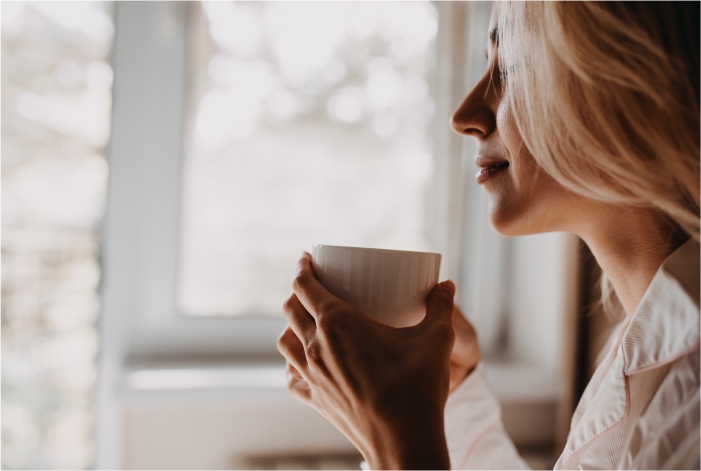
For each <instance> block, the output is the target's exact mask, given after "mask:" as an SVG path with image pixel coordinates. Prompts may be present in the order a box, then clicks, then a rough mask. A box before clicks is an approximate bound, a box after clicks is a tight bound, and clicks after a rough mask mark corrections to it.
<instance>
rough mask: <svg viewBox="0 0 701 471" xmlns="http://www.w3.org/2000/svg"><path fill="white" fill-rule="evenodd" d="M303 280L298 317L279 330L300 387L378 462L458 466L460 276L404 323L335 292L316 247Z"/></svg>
mask: <svg viewBox="0 0 701 471" xmlns="http://www.w3.org/2000/svg"><path fill="white" fill-rule="evenodd" d="M293 289H294V294H293V295H292V296H291V297H290V298H289V299H288V300H287V302H286V303H285V307H284V313H285V317H286V318H287V321H288V324H289V327H287V328H286V329H285V331H284V332H283V333H282V334H281V335H280V338H279V339H278V349H279V350H280V352H281V353H282V354H283V355H284V356H285V358H286V359H287V363H288V365H287V368H288V388H289V390H290V392H291V394H292V395H293V396H295V397H297V398H298V399H300V400H301V401H302V402H304V403H305V404H307V405H309V406H311V407H313V408H314V409H316V410H317V411H319V412H320V413H321V414H322V415H323V416H324V417H326V418H327V419H328V420H329V421H331V422H332V423H333V424H334V425H335V426H336V427H337V428H338V429H339V430H341V431H342V432H343V433H344V434H345V435H346V436H347V437H348V438H349V439H350V440H351V441H352V442H353V443H354V444H355V445H356V447H357V448H358V449H359V450H360V452H361V453H362V454H363V456H364V457H365V459H366V460H367V461H368V463H369V464H370V466H371V467H372V468H373V469H380V468H386V469H407V468H413V469H448V468H449V467H450V460H449V458H448V450H447V445H446V441H445V432H444V428H443V411H444V407H445V402H446V400H447V397H448V391H449V386H450V369H451V368H450V361H451V360H450V355H451V351H452V349H453V342H454V338H455V334H454V333H453V327H452V322H453V296H454V294H455V286H454V285H453V283H452V282H450V281H448V282H443V283H440V284H439V285H437V286H436V288H435V289H434V290H433V291H432V293H431V294H430V295H429V298H428V300H427V303H426V304H427V307H426V317H425V318H424V320H423V321H422V322H421V323H419V324H418V325H415V326H413V327H407V328H403V329H397V328H393V327H389V326H386V325H384V324H380V323H379V322H376V321H374V320H372V319H370V318H369V317H367V316H365V315H364V314H362V313H360V312H358V311H357V310H355V309H354V308H352V307H351V306H350V305H348V304H347V303H345V302H344V301H342V300H340V299H339V298H337V297H335V296H334V295H332V294H331V293H329V292H328V291H327V290H326V289H325V288H324V287H323V286H322V285H321V284H320V283H319V282H318V280H317V279H316V278H315V276H314V273H313V270H312V267H311V257H310V255H309V254H305V256H304V257H303V258H302V260H301V261H300V272H299V275H298V276H297V278H296V279H295V281H294V285H293ZM459 364H462V363H459Z"/></svg>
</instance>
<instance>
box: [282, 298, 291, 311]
mask: <svg viewBox="0 0 701 471" xmlns="http://www.w3.org/2000/svg"><path fill="white" fill-rule="evenodd" d="M282 311H283V312H284V313H286V314H291V313H292V311H293V303H292V297H291V296H290V297H289V298H287V300H286V301H285V302H284V303H283V304H282Z"/></svg>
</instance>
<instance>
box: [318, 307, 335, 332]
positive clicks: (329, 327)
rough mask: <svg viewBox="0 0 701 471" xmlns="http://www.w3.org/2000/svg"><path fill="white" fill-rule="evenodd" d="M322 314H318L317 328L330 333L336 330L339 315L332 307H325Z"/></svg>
mask: <svg viewBox="0 0 701 471" xmlns="http://www.w3.org/2000/svg"><path fill="white" fill-rule="evenodd" d="M321 312H322V313H321V314H318V315H317V319H316V328H317V330H319V331H320V332H322V333H324V334H326V335H328V334H331V333H333V332H335V331H336V330H337V328H338V323H339V316H336V315H334V314H332V313H333V310H331V309H324V310H322V311H321Z"/></svg>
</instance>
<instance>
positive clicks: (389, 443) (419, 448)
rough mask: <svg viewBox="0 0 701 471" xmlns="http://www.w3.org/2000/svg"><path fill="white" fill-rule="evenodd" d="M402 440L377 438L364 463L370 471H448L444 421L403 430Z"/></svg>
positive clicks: (448, 459) (448, 463) (448, 460)
mask: <svg viewBox="0 0 701 471" xmlns="http://www.w3.org/2000/svg"><path fill="white" fill-rule="evenodd" d="M403 432H404V433H402V434H401V436H396V437H394V438H390V437H389V436H387V435H385V436H383V437H382V436H381V437H377V439H378V440H377V441H376V442H379V443H378V445H379V446H375V447H373V453H372V456H367V457H366V459H367V461H368V464H369V465H370V468H371V469H450V458H449V456H448V445H447V442H446V439H445V431H444V428H443V421H442V420H441V421H440V423H436V424H435V425H433V426H425V425H424V426H422V427H416V428H413V429H409V430H404V431H403Z"/></svg>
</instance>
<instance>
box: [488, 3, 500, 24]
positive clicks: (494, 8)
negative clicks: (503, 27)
mask: <svg viewBox="0 0 701 471" xmlns="http://www.w3.org/2000/svg"><path fill="white" fill-rule="evenodd" d="M497 16H498V12H497V3H496V2H494V4H493V5H492V14H491V15H490V17H489V31H491V30H492V29H494V27H495V26H496V25H497Z"/></svg>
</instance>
